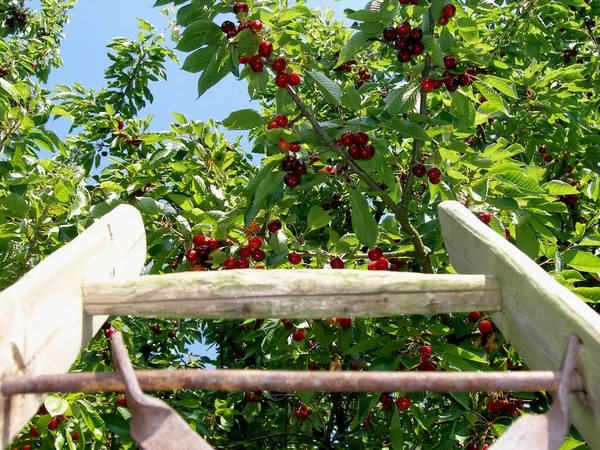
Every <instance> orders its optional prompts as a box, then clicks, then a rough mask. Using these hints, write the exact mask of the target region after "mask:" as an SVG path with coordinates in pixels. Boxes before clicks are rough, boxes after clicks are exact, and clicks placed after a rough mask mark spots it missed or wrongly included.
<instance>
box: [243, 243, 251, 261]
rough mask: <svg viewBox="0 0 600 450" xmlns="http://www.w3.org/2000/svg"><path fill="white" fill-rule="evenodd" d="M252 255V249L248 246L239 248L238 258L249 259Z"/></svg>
mask: <svg viewBox="0 0 600 450" xmlns="http://www.w3.org/2000/svg"><path fill="white" fill-rule="evenodd" d="M251 254H252V248H251V247H250V246H248V245H242V246H241V247H240V257H241V258H243V259H246V258H249V257H250V255H251Z"/></svg>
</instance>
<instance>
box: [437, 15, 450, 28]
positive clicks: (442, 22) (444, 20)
mask: <svg viewBox="0 0 600 450" xmlns="http://www.w3.org/2000/svg"><path fill="white" fill-rule="evenodd" d="M438 23H439V24H440V25H441V26H445V25H448V18H446V17H444V16H440V18H439V19H438Z"/></svg>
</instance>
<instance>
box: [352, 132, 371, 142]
mask: <svg viewBox="0 0 600 450" xmlns="http://www.w3.org/2000/svg"><path fill="white" fill-rule="evenodd" d="M354 142H356V143H357V144H359V145H367V142H369V136H367V133H363V132H362V131H359V132H357V133H355V134H354Z"/></svg>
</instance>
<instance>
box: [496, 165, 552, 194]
mask: <svg viewBox="0 0 600 450" xmlns="http://www.w3.org/2000/svg"><path fill="white" fill-rule="evenodd" d="M495 178H497V179H498V180H500V181H503V182H505V183H506V184H508V185H510V186H513V187H516V188H517V189H518V190H519V191H521V192H522V193H524V194H529V195H538V194H541V193H543V191H542V189H541V188H540V186H539V185H538V183H537V181H535V179H534V178H533V177H530V176H528V175H526V174H524V173H523V172H522V171H516V170H507V171H505V172H502V173H500V174H497V175H496V176H495Z"/></svg>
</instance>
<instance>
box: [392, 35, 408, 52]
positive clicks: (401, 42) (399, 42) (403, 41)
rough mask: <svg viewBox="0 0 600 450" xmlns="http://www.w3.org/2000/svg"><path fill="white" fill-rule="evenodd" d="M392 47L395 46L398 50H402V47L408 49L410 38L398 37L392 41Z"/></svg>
mask: <svg viewBox="0 0 600 450" xmlns="http://www.w3.org/2000/svg"><path fill="white" fill-rule="evenodd" d="M394 47H396V48H397V49H398V50H402V49H408V50H410V39H408V38H407V37H401V38H398V39H396V41H395V42H394Z"/></svg>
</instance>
